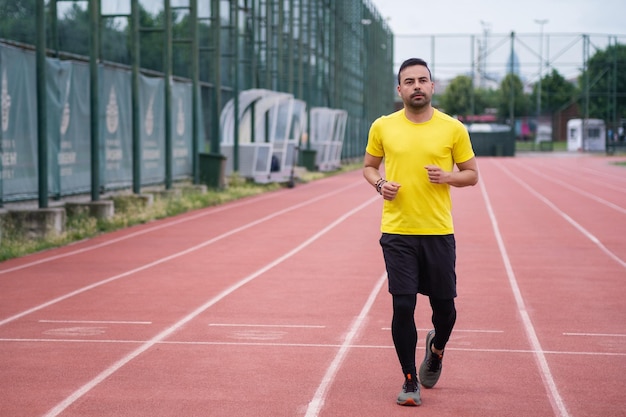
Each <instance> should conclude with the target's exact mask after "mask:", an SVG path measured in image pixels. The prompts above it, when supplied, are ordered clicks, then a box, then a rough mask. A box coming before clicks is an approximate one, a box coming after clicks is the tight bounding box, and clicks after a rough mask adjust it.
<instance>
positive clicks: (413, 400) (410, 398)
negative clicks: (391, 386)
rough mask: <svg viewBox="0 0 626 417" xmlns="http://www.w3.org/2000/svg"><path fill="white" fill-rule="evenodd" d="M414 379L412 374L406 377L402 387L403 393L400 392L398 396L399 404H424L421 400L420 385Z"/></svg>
mask: <svg viewBox="0 0 626 417" xmlns="http://www.w3.org/2000/svg"><path fill="white" fill-rule="evenodd" d="M414 379H415V378H414V377H413V376H411V374H407V375H406V379H405V380H404V385H402V391H400V395H398V404H400V405H408V406H417V405H420V404H421V403H422V400H421V398H420V384H419V383H418V382H417V381H415V380H414Z"/></svg>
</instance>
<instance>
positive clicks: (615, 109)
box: [579, 44, 626, 120]
mask: <svg viewBox="0 0 626 417" xmlns="http://www.w3.org/2000/svg"><path fill="white" fill-rule="evenodd" d="M586 83H588V85H589V117H592V118H600V119H605V120H613V117H614V116H615V117H616V118H617V119H619V118H626V45H622V44H615V45H610V46H608V47H607V48H606V50H599V51H597V52H596V53H595V54H594V55H593V56H592V57H591V58H590V59H589V61H588V62H587V70H586V71H584V72H583V73H582V75H581V76H580V78H579V85H580V89H581V101H580V102H579V103H580V104H581V108H584V100H585V94H586V88H585V86H586Z"/></svg>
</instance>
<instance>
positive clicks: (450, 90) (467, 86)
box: [441, 75, 474, 116]
mask: <svg viewBox="0 0 626 417" xmlns="http://www.w3.org/2000/svg"><path fill="white" fill-rule="evenodd" d="M473 89H474V87H473V85H472V79H471V78H470V77H468V76H466V75H459V76H458V77H456V78H454V79H453V80H452V81H451V82H450V84H449V85H448V87H446V92H445V93H444V94H443V96H442V97H441V105H442V107H443V108H444V109H445V111H446V113H448V114H454V115H458V116H465V115H468V114H472V113H473V112H474V109H473V108H472V107H473V106H472V94H473Z"/></svg>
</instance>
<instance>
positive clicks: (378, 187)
mask: <svg viewBox="0 0 626 417" xmlns="http://www.w3.org/2000/svg"><path fill="white" fill-rule="evenodd" d="M386 182H387V180H385V179H383V178H381V179H379V180H378V181H376V185H375V187H376V191H378V194H380V195H382V194H383V192H382V190H383V185H384V184H385V183H386Z"/></svg>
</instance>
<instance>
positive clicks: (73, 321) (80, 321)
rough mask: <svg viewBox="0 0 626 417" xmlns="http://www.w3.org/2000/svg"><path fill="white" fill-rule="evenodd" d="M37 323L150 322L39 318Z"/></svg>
mask: <svg viewBox="0 0 626 417" xmlns="http://www.w3.org/2000/svg"><path fill="white" fill-rule="evenodd" d="M39 323H79V324H152V322H151V321H108V320H39Z"/></svg>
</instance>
